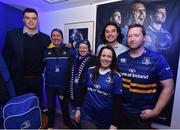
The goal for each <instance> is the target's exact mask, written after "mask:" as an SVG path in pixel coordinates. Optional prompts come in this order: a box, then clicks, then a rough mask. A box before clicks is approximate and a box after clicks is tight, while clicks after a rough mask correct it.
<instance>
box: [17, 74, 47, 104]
mask: <svg viewBox="0 0 180 130" xmlns="http://www.w3.org/2000/svg"><path fill="white" fill-rule="evenodd" d="M15 91H16V94H17V96H19V95H23V94H27V93H35V94H36V96H37V97H38V98H39V102H40V106H44V103H43V77H42V76H38V77H34V78H33V77H31V78H24V80H23V81H22V83H21V84H20V85H18V86H15Z"/></svg>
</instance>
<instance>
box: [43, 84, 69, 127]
mask: <svg viewBox="0 0 180 130" xmlns="http://www.w3.org/2000/svg"><path fill="white" fill-rule="evenodd" d="M46 95H47V103H48V127H49V128H53V127H54V122H55V114H56V96H58V97H59V96H60V95H62V91H61V90H60V89H59V88H51V87H48V86H46ZM59 100H60V105H61V110H62V116H63V120H64V123H65V124H66V123H68V122H70V116H69V107H68V96H67V94H64V95H63V98H59Z"/></svg>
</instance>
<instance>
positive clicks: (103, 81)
mask: <svg viewBox="0 0 180 130" xmlns="http://www.w3.org/2000/svg"><path fill="white" fill-rule="evenodd" d="M82 81H83V83H82V87H81V88H80V87H79V88H78V90H77V91H78V92H77V93H78V94H77V103H76V108H77V109H76V112H75V120H76V122H77V123H79V122H80V126H81V128H83V129H88V128H89V129H98V128H100V129H105V128H106V129H107V128H109V127H110V125H111V122H112V111H113V110H114V109H115V108H114V107H113V108H112V106H113V103H114V102H113V98H114V96H115V95H121V87H122V81H121V77H120V75H119V74H118V73H117V64H116V54H115V52H114V49H113V48H112V47H110V46H105V47H102V48H101V50H100V52H99V55H98V61H97V64H96V66H94V67H90V68H89V69H88V70H87V72H86V75H85V77H84V78H83V80H82ZM85 90H86V91H85ZM82 95H83V96H82ZM119 103H120V102H119ZM104 113H106V114H104ZM102 119H103V120H102Z"/></svg>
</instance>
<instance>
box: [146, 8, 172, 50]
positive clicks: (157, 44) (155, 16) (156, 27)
mask: <svg viewBox="0 0 180 130" xmlns="http://www.w3.org/2000/svg"><path fill="white" fill-rule="evenodd" d="M166 15H167V12H166V8H165V7H164V6H161V5H156V6H155V7H154V9H153V10H152V14H151V15H150V18H151V24H150V25H149V26H148V28H147V37H146V44H145V46H146V47H147V48H150V49H151V50H153V51H156V52H161V51H163V50H167V49H169V48H171V47H172V44H173V43H174V39H173V36H172V34H171V33H170V32H168V31H167V30H166V29H164V28H163V24H164V23H165V22H166V18H167V17H166Z"/></svg>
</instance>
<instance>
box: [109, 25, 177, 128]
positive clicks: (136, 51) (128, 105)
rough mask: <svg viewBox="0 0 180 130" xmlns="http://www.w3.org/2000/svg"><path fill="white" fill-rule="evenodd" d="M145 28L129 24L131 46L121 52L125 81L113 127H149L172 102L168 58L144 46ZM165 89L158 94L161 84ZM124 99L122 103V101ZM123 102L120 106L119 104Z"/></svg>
mask: <svg viewBox="0 0 180 130" xmlns="http://www.w3.org/2000/svg"><path fill="white" fill-rule="evenodd" d="M145 37H146V32H145V29H144V27H143V26H142V25H140V24H133V25H130V26H129V28H128V46H129V48H130V49H129V50H128V51H126V52H124V53H122V54H120V55H119V56H118V59H117V60H118V64H119V70H120V74H121V76H122V81H123V88H122V91H123V96H122V99H121V98H119V99H114V100H115V101H114V102H116V103H117V104H116V106H117V109H116V110H115V111H114V113H117V114H114V115H116V116H114V117H113V122H112V125H111V128H112V129H113V128H116V127H115V126H118V127H119V128H123V129H125V128H129V129H133V128H136V129H148V128H151V122H152V119H153V118H155V117H157V116H158V115H159V114H160V113H161V111H162V110H163V109H164V107H165V106H166V105H167V103H168V102H169V100H170V98H171V96H172V94H173V91H174V82H173V79H172V78H173V74H172V71H171V68H170V67H169V65H168V63H167V61H166V59H165V58H164V57H163V56H162V55H161V54H158V53H156V52H153V51H151V50H149V49H146V48H144V41H145ZM159 87H161V88H162V91H161V93H160V96H159V97H158V96H157V95H158V91H157V90H158V88H159ZM121 100H122V104H120V103H119V102H120V101H121ZM118 106H120V107H118Z"/></svg>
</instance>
